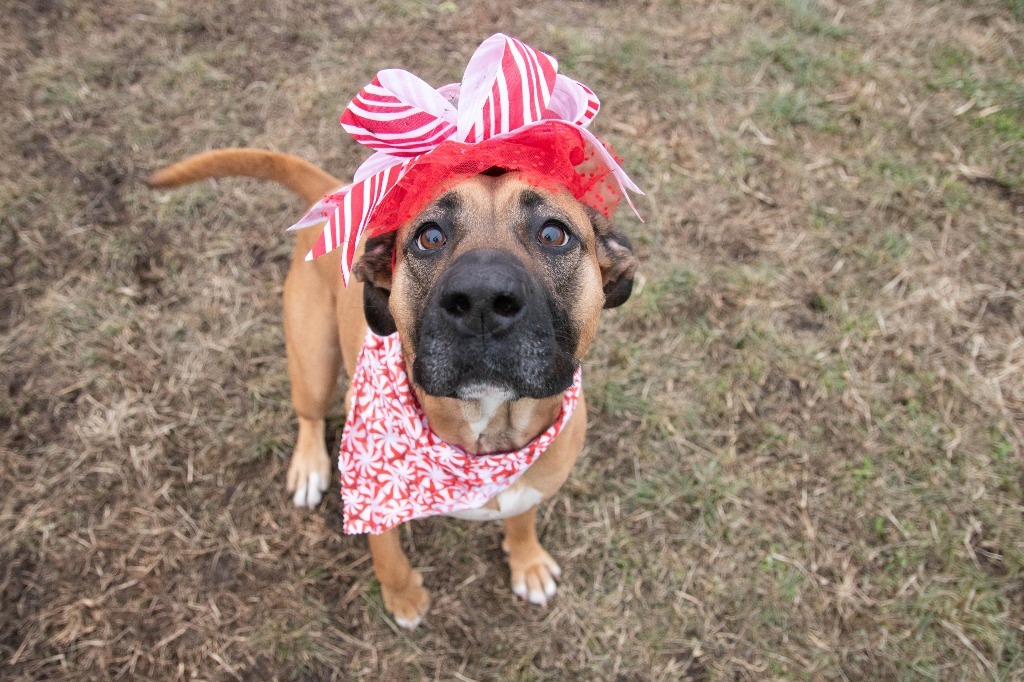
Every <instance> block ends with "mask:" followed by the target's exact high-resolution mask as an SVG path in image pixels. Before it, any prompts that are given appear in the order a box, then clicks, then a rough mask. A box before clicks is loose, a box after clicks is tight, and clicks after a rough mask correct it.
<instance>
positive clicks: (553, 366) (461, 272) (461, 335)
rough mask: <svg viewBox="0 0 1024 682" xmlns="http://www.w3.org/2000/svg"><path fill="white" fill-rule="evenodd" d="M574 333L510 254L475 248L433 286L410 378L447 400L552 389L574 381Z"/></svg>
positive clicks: (532, 393)
mask: <svg viewBox="0 0 1024 682" xmlns="http://www.w3.org/2000/svg"><path fill="white" fill-rule="evenodd" d="M577 338H578V334H577V333H576V332H575V331H574V330H573V329H572V325H571V323H570V322H569V317H568V315H567V314H565V313H564V312H562V310H561V309H560V308H559V306H558V305H557V302H556V301H555V300H554V298H553V296H552V295H551V294H550V293H549V292H548V291H547V290H546V289H545V288H544V287H543V286H542V285H541V284H540V283H539V282H538V281H537V279H536V278H535V277H534V276H533V275H531V274H530V273H529V271H527V269H526V268H525V267H524V266H523V264H522V262H521V261H520V260H519V259H518V258H517V257H516V256H515V255H513V254H512V253H511V252H509V251H504V250H501V249H490V248H487V249H474V250H472V251H467V252H466V253H464V254H462V255H461V256H459V257H458V258H456V259H455V261H454V262H453V263H452V264H451V266H450V267H449V268H448V269H447V270H446V271H445V272H444V274H443V275H441V277H439V278H438V280H437V282H436V283H435V285H434V287H433V289H432V290H431V293H430V297H429V299H428V301H427V306H426V308H425V310H424V312H423V315H422V317H421V320H420V324H419V328H418V331H417V343H416V360H415V362H414V364H413V380H414V381H415V382H416V383H417V384H418V385H419V386H421V387H422V388H423V390H425V391H426V392H427V393H429V394H431V395H435V396H443V397H451V398H461V399H470V398H475V397H480V396H481V395H482V394H485V393H488V392H492V393H493V392H497V393H500V394H503V395H504V397H505V398H506V399H515V398H522V397H529V398H543V397H548V396H552V395H556V394H558V393H561V392H562V391H564V390H566V389H567V388H568V387H569V386H570V385H571V384H572V377H573V372H574V370H575V369H576V359H575V357H574V353H575V347H576V339H577Z"/></svg>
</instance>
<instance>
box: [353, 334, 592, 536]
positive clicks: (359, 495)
mask: <svg viewBox="0 0 1024 682" xmlns="http://www.w3.org/2000/svg"><path fill="white" fill-rule="evenodd" d="M581 377H582V374H581V371H580V368H578V367H577V368H576V375H575V377H574V378H573V383H572V386H570V387H569V390H567V391H566V392H565V394H564V395H563V396H562V412H561V414H559V416H558V419H556V420H555V423H554V424H552V425H551V426H550V427H548V429H547V430H546V431H544V433H542V434H540V435H539V436H537V437H536V438H535V439H533V440H532V441H531V442H530V443H528V444H527V445H526V447H524V448H522V449H521V450H515V451H511V452H498V453H493V454H482V455H473V454H470V453H468V452H466V451H465V450H463V449H462V448H460V447H458V446H456V445H451V444H449V443H446V442H445V441H443V440H441V439H440V438H439V437H438V436H437V434H435V433H434V432H433V431H432V430H431V429H430V425H429V424H428V423H427V417H426V415H425V414H424V413H423V409H422V408H421V407H420V405H419V402H418V401H417V400H416V396H415V394H414V393H413V391H412V387H411V386H410V384H409V378H408V376H407V375H406V371H405V360H404V359H403V357H402V344H401V341H400V340H399V338H398V334H397V333H396V334H392V335H390V336H377V335H376V334H374V333H373V332H371V331H367V333H366V341H365V342H364V343H363V348H362V350H361V351H360V352H359V359H358V360H357V361H356V371H355V375H354V376H353V377H352V399H351V405H350V408H349V413H348V418H347V419H346V421H345V431H344V433H343V435H342V437H341V451H340V453H339V456H338V469H339V471H340V472H341V499H342V501H343V502H344V507H345V523H344V530H345V532H346V533H348V534H350V535H355V534H358V533H373V534H375V535H376V534H380V533H383V532H384V531H386V530H388V529H390V528H394V527H395V526H397V525H399V524H401V523H404V522H406V521H411V520H412V519H419V518H423V517H425V516H435V515H438V514H448V513H450V512H455V511H464V510H467V509H477V508H479V507H481V506H482V505H483V504H484V503H486V502H487V501H488V500H490V499H491V498H492V497H494V496H495V495H497V494H499V493H501V492H503V491H505V490H507V489H508V488H509V487H510V486H511V485H512V484H513V483H515V482H516V480H517V479H518V478H519V477H520V476H521V475H522V474H523V472H525V471H526V470H527V469H528V468H529V467H530V465H531V464H533V462H534V461H535V460H536V459H537V457H539V456H540V454H541V453H543V452H544V451H545V450H546V449H547V448H548V446H549V445H550V444H551V442H552V441H553V440H554V439H555V437H556V436H558V434H559V433H560V432H561V431H562V428H563V427H564V426H565V424H566V423H567V422H568V421H569V417H571V416H572V413H573V410H574V409H575V408H576V402H577V401H578V400H579V395H580V381H581Z"/></svg>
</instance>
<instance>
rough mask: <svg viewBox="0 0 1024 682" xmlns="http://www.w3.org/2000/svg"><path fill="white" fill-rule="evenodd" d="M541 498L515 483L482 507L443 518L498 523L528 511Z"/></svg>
mask: <svg viewBox="0 0 1024 682" xmlns="http://www.w3.org/2000/svg"><path fill="white" fill-rule="evenodd" d="M543 498H544V495H543V494H541V492H540V491H539V490H535V489H534V488H531V487H529V486H527V485H521V484H519V483H517V484H515V485H513V486H512V487H511V488H509V489H508V490H506V491H504V492H501V493H498V494H497V495H495V496H494V497H493V498H491V499H490V500H489V501H488V502H487V503H486V504H484V505H483V506H482V507H478V508H477V509H464V510H462V511H453V512H449V513H448V514H446V515H445V516H452V517H455V518H457V519H463V520H465V521H498V520H500V519H507V518H510V517H512V516H519V515H520V514H522V513H524V512H526V511H529V509H530V508H531V507H534V506H536V505H537V504H539V503H540V501H541V500H542V499H543Z"/></svg>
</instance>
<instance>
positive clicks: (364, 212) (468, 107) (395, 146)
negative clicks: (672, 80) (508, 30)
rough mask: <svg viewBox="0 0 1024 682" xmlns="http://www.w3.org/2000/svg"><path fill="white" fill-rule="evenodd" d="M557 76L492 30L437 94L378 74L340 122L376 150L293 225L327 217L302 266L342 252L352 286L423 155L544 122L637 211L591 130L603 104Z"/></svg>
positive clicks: (554, 65)
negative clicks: (583, 143)
mask: <svg viewBox="0 0 1024 682" xmlns="http://www.w3.org/2000/svg"><path fill="white" fill-rule="evenodd" d="M557 71H558V62H557V61H555V59H554V58H553V57H551V56H550V55H547V54H545V53H543V52H541V51H539V50H535V49H534V48H532V47H530V46H529V45H527V44H525V43H523V42H522V41H520V40H517V39H515V38H511V37H509V36H506V35H504V34H501V33H496V34H494V35H493V36H491V37H490V38H488V39H487V40H485V41H484V42H483V43H482V44H481V45H480V47H478V48H477V50H476V52H474V53H473V56H472V57H471V58H470V60H469V64H468V65H467V66H466V72H465V74H464V75H463V78H462V82H461V83H452V84H450V85H446V86H444V87H441V88H438V89H436V90H435V89H434V88H432V87H431V86H430V85H428V84H427V83H425V82H424V81H423V80H421V79H420V78H418V77H416V76H414V75H413V74H411V73H409V72H408V71H403V70H401V69H386V70H384V71H381V72H379V73H378V74H377V77H376V78H374V79H373V82H372V83H370V84H369V85H367V86H366V87H364V88H363V89H362V90H361V91H360V92H359V94H358V95H356V98H355V99H353V100H352V102H351V103H350V104H349V105H348V108H347V109H345V112H344V113H343V114H342V116H341V125H342V127H343V128H344V129H345V130H346V131H347V132H348V133H349V134H350V135H351V136H352V137H353V138H355V140H356V141H357V142H359V143H361V144H364V145H366V146H367V147H370V148H371V149H374V150H376V152H375V153H374V154H373V155H372V156H371V157H370V158H368V159H367V160H366V161H365V162H364V163H363V164H362V165H361V166H360V167H359V169H358V170H357V171H356V173H355V176H354V178H353V182H352V183H351V184H349V185H346V186H345V187H342V188H341V189H339V190H337V191H336V192H333V193H331V194H328V195H327V196H325V197H324V198H323V199H321V200H320V201H318V202H317V203H316V204H314V205H313V207H312V208H311V209H310V210H309V211H308V212H307V213H306V215H305V216H304V217H303V218H302V219H301V220H299V221H298V222H297V223H295V224H294V225H292V226H291V227H290V228H288V229H289V230H298V229H301V228H305V227H310V226H312V225H316V224H317V223H320V222H323V221H324V220H325V219H326V221H327V224H326V225H325V226H324V230H323V233H322V234H321V235H320V237H319V239H318V240H317V242H316V243H315V244H314V246H313V248H312V250H311V251H310V252H309V253H308V254H307V255H306V260H312V259H314V258H317V257H319V256H322V255H324V254H325V253H329V252H331V251H333V250H334V249H343V253H342V259H341V274H342V278H343V279H344V280H345V284H346V285H347V284H348V280H349V276H350V274H351V270H352V263H353V261H354V258H355V250H356V244H357V243H358V242H359V237H360V235H362V233H363V232H364V231H365V230H366V228H367V227H368V226H369V223H370V220H371V216H372V214H373V211H374V210H375V209H376V208H377V206H379V205H380V203H381V202H382V201H383V200H384V198H385V197H387V195H388V193H389V192H390V191H391V190H392V189H394V187H395V186H396V185H397V184H398V182H399V181H400V180H401V179H402V177H403V175H404V174H405V171H406V170H407V168H408V167H409V165H410V164H411V163H413V162H414V161H415V160H416V159H417V158H419V157H420V156H422V155H424V154H427V153H429V152H430V151H431V150H433V149H435V148H436V147H437V146H438V145H440V144H441V143H442V142H446V141H449V140H453V141H457V142H462V143H466V144H474V143H478V142H482V141H484V140H492V139H495V138H500V137H501V136H503V135H511V134H515V133H518V132H520V131H522V130H524V129H526V128H529V127H530V126H533V125H536V124H538V123H541V122H544V121H551V120H557V121H561V122H564V123H567V124H569V125H571V126H574V127H575V128H577V129H578V130H579V131H580V134H581V135H582V136H583V137H584V138H585V139H586V140H587V141H588V142H589V143H590V144H591V145H592V146H593V148H594V150H595V151H596V152H597V153H598V154H599V155H600V157H601V160H602V161H603V162H604V163H605V164H606V165H607V166H608V168H609V169H610V170H611V172H612V174H613V175H614V177H615V179H616V181H617V182H618V185H619V189H620V192H621V194H622V196H624V197H626V201H627V202H629V205H630V208H632V209H633V211H634V212H636V208H635V207H634V206H633V203H632V201H630V200H629V195H628V194H627V193H626V190H627V189H629V190H631V191H633V192H636V193H638V194H643V192H641V191H640V188H639V187H637V186H636V184H634V183H633V181H632V180H630V179H629V176H627V175H626V173H625V171H623V170H622V168H620V167H619V164H618V163H617V162H616V160H615V158H614V157H613V156H612V155H611V154H610V153H609V152H608V150H607V149H605V147H604V145H603V144H601V142H600V140H598V139H597V137H596V136H595V135H594V134H593V133H591V132H590V131H588V130H587V129H586V127H587V126H588V125H590V122H591V121H592V120H593V119H594V117H595V116H596V115H597V112H598V110H599V109H600V107H601V103H600V101H599V100H598V99H597V96H596V95H595V94H594V92H593V91H592V90H591V89H590V88H588V87H587V86H585V85H583V84H582V83H579V82H577V81H575V80H572V79H571V78H567V77H565V76H563V75H561V74H558V73H557ZM456 103H457V104H456ZM637 216H638V217H639V213H638V214H637Z"/></svg>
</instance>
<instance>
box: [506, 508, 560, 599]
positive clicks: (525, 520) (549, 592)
mask: <svg viewBox="0 0 1024 682" xmlns="http://www.w3.org/2000/svg"><path fill="white" fill-rule="evenodd" d="M502 548H503V549H504V550H505V551H506V552H508V565H509V568H511V569H512V591H513V592H515V593H516V595H518V596H519V597H521V598H523V599H525V600H527V601H528V602H530V603H531V604H538V605H540V606H547V604H548V599H550V598H551V597H553V596H555V590H556V589H557V587H556V586H555V580H556V579H558V578H559V576H561V575H562V569H561V568H559V566H558V564H557V563H556V562H555V560H554V559H552V558H551V555H550V554H548V553H547V552H546V551H545V550H544V548H543V547H541V546H540V541H539V540H538V539H537V508H536V507H532V508H531V509H530V510H529V511H527V512H524V513H522V514H520V515H519V516H513V517H511V518H509V519H506V520H505V541H504V542H503V543H502Z"/></svg>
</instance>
